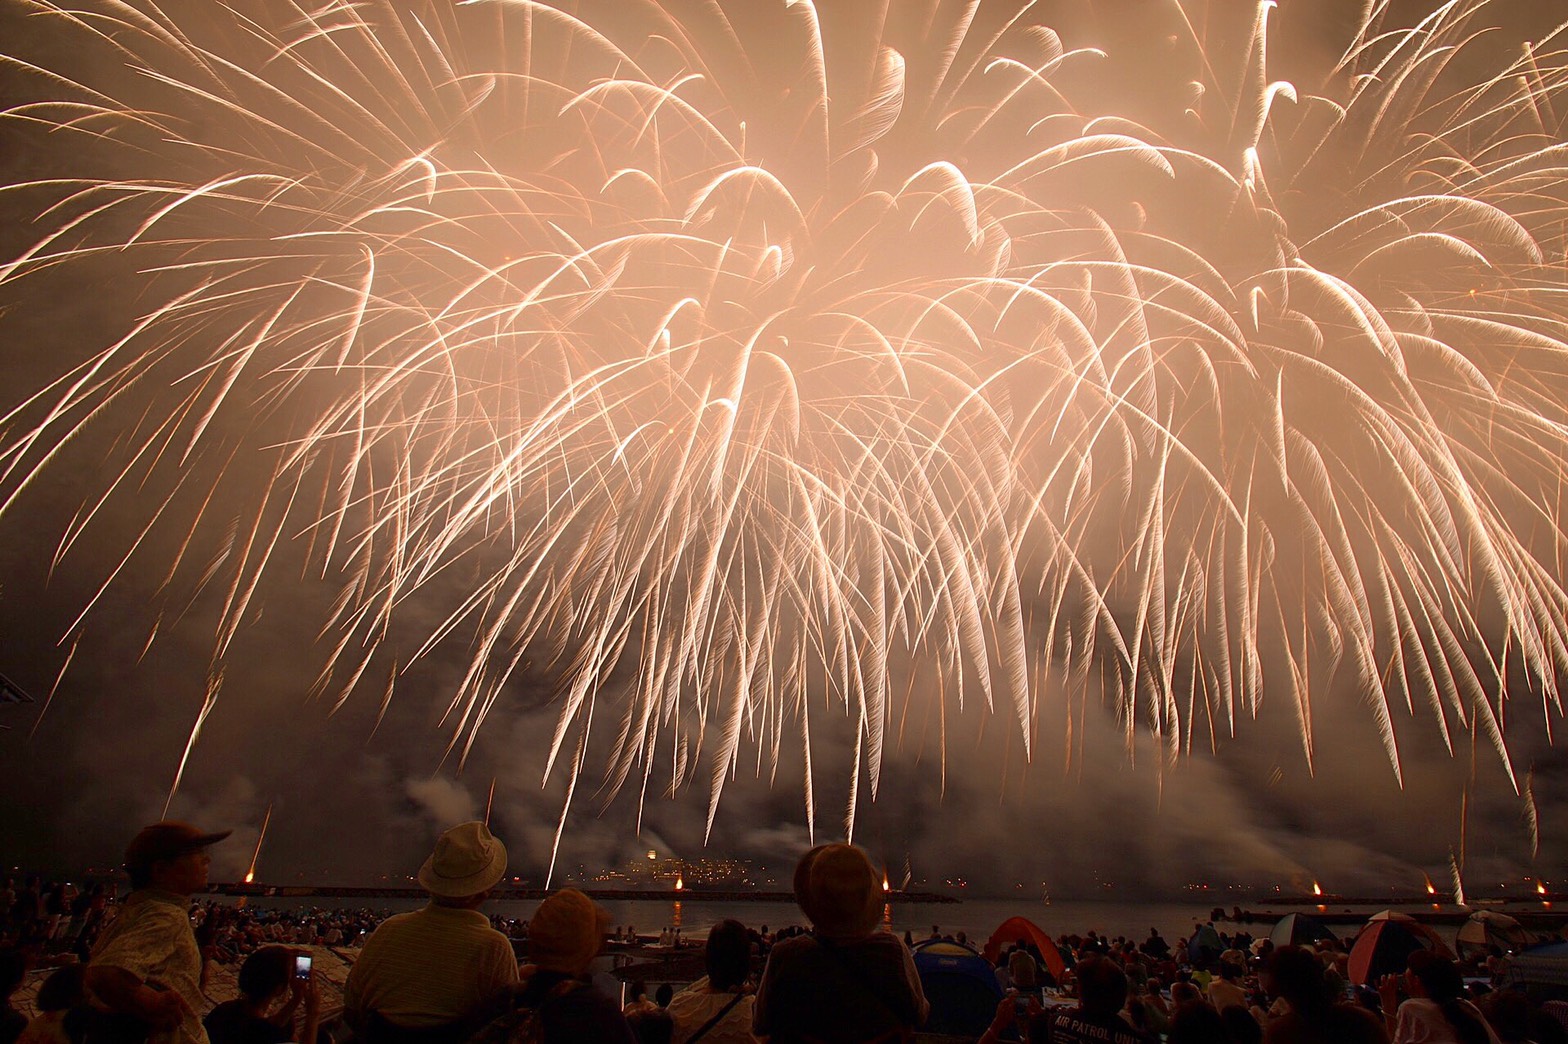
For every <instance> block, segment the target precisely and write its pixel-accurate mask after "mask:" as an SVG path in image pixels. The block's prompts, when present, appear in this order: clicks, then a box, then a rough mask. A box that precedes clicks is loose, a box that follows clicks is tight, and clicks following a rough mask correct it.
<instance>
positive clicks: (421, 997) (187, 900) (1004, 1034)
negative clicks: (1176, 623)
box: [0, 823, 1568, 1044]
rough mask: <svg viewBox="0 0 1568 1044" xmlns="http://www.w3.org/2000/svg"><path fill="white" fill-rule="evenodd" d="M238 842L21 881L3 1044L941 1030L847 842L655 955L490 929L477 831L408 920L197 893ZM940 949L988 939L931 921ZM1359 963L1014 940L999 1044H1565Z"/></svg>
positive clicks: (839, 1038)
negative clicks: (329, 987) (215, 970)
mask: <svg viewBox="0 0 1568 1044" xmlns="http://www.w3.org/2000/svg"><path fill="white" fill-rule="evenodd" d="M225 836H226V834H225V833H203V832H202V831H200V830H197V829H196V828H195V827H191V826H189V825H188V824H181V823H159V824H154V825H153V826H151V827H148V828H146V829H145V830H143V831H142V833H141V834H138V835H137V838H136V839H134V840H133V841H132V843H131V846H130V848H129V849H128V850H127V853H126V868H127V870H128V872H129V874H130V877H131V883H132V889H133V890H132V892H131V894H130V895H129V896H128V897H127V898H126V899H125V900H124V901H122V902H116V901H114V889H113V888H111V887H105V886H104V885H102V884H91V885H89V886H86V887H83V888H80V889H78V888H75V887H73V886H71V885H69V884H66V883H64V882H55V883H46V882H41V881H39V880H38V879H36V878H24V879H22V880H21V881H20V882H15V881H12V882H7V883H6V886H5V893H4V895H3V896H0V899H3V903H0V994H3V997H0V1000H3V1006H0V1044H13V1042H20V1044H283V1042H285V1041H296V1040H297V1041H304V1042H310V1044H332V1042H352V1044H463V1042H468V1041H473V1042H475V1044H536V1042H545V1044H556V1042H573V1044H576V1042H595V1041H608V1042H613V1044H645V1042H653V1044H695V1042H698V1041H701V1042H703V1044H735V1042H749V1041H757V1040H766V1041H770V1042H773V1044H790V1042H797V1041H798V1042H808V1041H809V1042H824V1044H837V1042H845V1044H848V1042H852V1041H856V1042H858V1041H910V1040H914V1039H915V1038H916V1034H917V1033H918V1032H919V1030H920V1028H921V1027H922V1026H923V1025H925V1024H926V1022H927V1018H928V1016H929V1015H930V1014H931V1002H930V1001H928V999H927V997H926V995H925V991H924V989H923V987H922V981H921V977H920V975H919V974H918V973H917V970H916V964H915V961H914V959H913V956H912V950H913V948H914V947H915V945H916V944H915V940H914V938H913V934H914V933H912V932H906V933H905V934H904V937H903V938H902V939H900V938H899V937H898V936H895V935H893V934H891V933H888V932H886V931H883V930H880V929H881V914H882V909H883V902H884V896H883V895H882V889H881V879H880V875H879V873H878V872H877V871H876V870H875V869H874V868H873V866H872V864H871V862H870V860H869V859H868V858H867V857H866V856H865V854H864V853H863V852H861V851H860V850H859V849H857V848H854V847H852V846H849V845H842V844H839V845H823V846H818V847H817V848H814V849H812V850H811V851H810V852H808V853H807V854H806V855H805V856H804V857H803V858H802V860H801V861H800V864H799V866H798V867H797V869H796V873H795V879H794V890H795V895H796V898H797V901H798V903H799V906H800V909H801V912H802V913H803V914H804V919H805V921H806V922H807V923H805V924H798V925H789V926H786V927H783V928H781V929H779V930H778V931H770V930H769V929H768V928H767V926H765V925H764V926H762V927H761V928H760V929H754V928H749V927H747V926H745V925H743V924H741V923H739V922H737V921H733V920H725V921H721V922H720V923H719V924H717V925H714V926H713V928H712V929H711V930H710V932H709V933H708V935H707V938H706V941H705V942H699V941H697V940H691V939H683V938H682V937H681V936H680V935H679V934H678V933H676V932H675V931H673V930H671V929H666V930H665V931H664V932H663V933H662V934H661V935H660V936H659V937H658V940H657V942H656V943H654V942H653V941H652V938H651V937H649V938H647V939H644V938H642V937H639V936H638V935H637V933H636V932H635V930H634V929H633V928H632V926H630V925H626V926H613V927H612V926H611V925H610V923H609V920H610V919H609V914H608V913H607V911H606V910H605V909H604V908H603V907H602V906H600V905H599V904H597V903H596V902H594V901H593V900H592V899H591V898H589V897H588V896H587V895H585V894H583V893H582V892H579V891H577V890H575V889H569V888H568V889H562V890H559V891H557V892H554V893H552V894H551V895H550V896H549V897H548V898H547V899H545V900H544V901H543V902H542V903H540V905H539V907H538V908H537V909H536V910H535V911H534V913H533V915H532V916H531V917H530V918H529V919H527V920H516V919H509V918H504V917H498V916H493V915H489V914H487V913H486V912H485V911H484V910H483V909H482V907H483V906H484V905H485V902H486V900H487V899H488V897H489V894H490V891H491V889H492V888H493V887H495V885H496V884H497V882H498V881H499V880H500V879H501V876H502V874H503V873H504V871H505V868H506V849H505V846H504V845H503V844H502V843H501V842H500V840H499V839H497V838H495V837H493V836H492V835H491V834H490V833H489V831H488V830H487V829H486V828H485V827H484V825H483V824H480V823H467V824H462V825H461V826H459V827H455V828H453V829H452V830H450V831H447V832H446V833H445V834H443V835H442V837H441V838H440V839H439V840H438V842H437V844H436V846H435V850H434V851H433V852H432V854H431V856H430V858H429V859H428V860H427V861H426V863H425V865H424V867H422V868H421V870H420V874H419V881H420V883H421V885H422V887H423V888H424V889H425V890H426V891H427V892H428V893H429V897H430V902H429V905H427V906H426V907H424V908H423V909H421V910H417V911H413V912H410V913H403V914H397V915H390V916H389V915H387V914H386V913H384V912H382V913H378V912H375V911H372V910H368V909H348V910H324V909H307V910H295V911H288V910H273V909H256V908H246V907H236V906H230V905H222V904H218V903H214V902H210V901H195V899H194V897H195V896H197V895H199V894H201V893H202V892H203V891H204V889H205V887H206V872H207V866H208V858H207V848H208V847H210V846H211V845H213V844H216V843H218V842H220V841H221V840H222V839H223V838H224V837H225ZM929 938H930V939H931V940H938V941H946V942H950V943H954V944H959V945H960V946H962V945H965V944H967V943H968V940H967V939H966V938H965V937H964V936H963V933H961V932H960V933H954V934H950V935H944V934H943V933H942V932H941V931H940V929H939V928H937V927H935V926H933V928H932V930H931V935H930V937H929ZM649 944H651V945H649ZM1042 945H1043V946H1045V947H1047V948H1048V950H1047V951H1046V952H1042V949H1041V946H1042ZM633 946H638V947H642V948H643V949H645V950H646V949H658V950H669V951H677V952H678V951H681V950H682V949H685V950H686V952H688V953H695V952H696V951H695V948H698V947H700V950H701V960H702V972H703V974H700V975H696V976H694V977H695V978H696V981H694V982H690V984H689V985H686V986H685V987H684V988H683V989H679V990H677V989H675V988H673V987H672V986H671V985H669V984H666V985H663V986H661V987H660V988H659V989H658V990H657V991H656V993H655V995H654V996H653V997H651V998H650V997H649V996H647V991H646V989H645V988H644V986H643V984H642V983H640V982H639V983H633V984H632V987H631V990H630V993H629V1000H628V1001H627V1002H626V1003H625V1004H624V1005H623V1004H622V1002H621V989H620V984H619V983H618V982H616V981H615V980H614V979H612V978H610V977H608V976H606V975H605V974H604V973H603V971H600V972H598V973H597V974H596V973H595V966H596V965H602V963H603V962H600V961H597V960H596V958H598V957H599V956H601V955H602V954H604V953H605V952H606V951H607V950H610V949H612V948H616V947H619V948H622V949H625V948H630V947H633ZM320 947H329V948H334V949H337V950H338V951H339V953H340V954H342V955H343V956H344V957H345V959H346V960H347V961H348V962H349V963H350V964H351V968H350V970H349V973H348V978H347V981H346V982H345V983H344V984H343V1011H342V1012H341V1014H338V1013H336V1012H334V1013H332V1016H333V1017H331V1018H326V1017H325V1016H324V1013H323V1011H322V1004H321V994H320V991H319V990H318V989H317V981H318V980H317V973H316V972H314V971H312V970H311V967H310V959H309V956H308V955H309V954H310V953H311V952H312V951H313V950H315V949H317V948H320ZM518 955H521V956H520V957H519V956H518ZM1347 958H1348V954H1347V953H1346V951H1345V950H1344V948H1343V947H1342V946H1341V945H1339V944H1337V943H1336V942H1335V941H1334V940H1332V939H1325V940H1320V941H1318V942H1317V943H1316V945H1315V946H1313V947H1311V948H1305V947H1300V946H1286V947H1281V948H1278V949H1275V948H1274V947H1273V946H1272V945H1271V944H1270V943H1269V941H1268V940H1266V939H1262V940H1257V939H1254V938H1253V937H1252V936H1251V935H1250V934H1249V933H1248V932H1247V931H1246V930H1244V929H1242V928H1238V930H1237V931H1235V932H1234V933H1226V932H1224V931H1222V930H1220V929H1218V928H1216V927H1215V925H1214V923H1213V922H1210V923H1208V924H1198V925H1195V926H1194V928H1193V931H1192V932H1191V933H1190V934H1189V935H1188V936H1187V937H1186V938H1182V939H1177V940H1176V941H1175V942H1168V941H1167V940H1166V939H1165V938H1164V937H1162V936H1161V935H1160V933H1159V932H1158V931H1156V930H1153V929H1151V930H1150V933H1149V935H1148V937H1147V938H1145V939H1143V940H1142V941H1141V942H1138V941H1135V940H1132V939H1128V938H1126V937H1123V936H1116V937H1109V936H1105V935H1101V934H1098V933H1096V932H1092V931H1091V932H1088V933H1086V934H1083V935H1078V934H1069V935H1064V936H1061V937H1059V938H1057V939H1055V940H1051V939H1049V938H1044V937H1041V938H1036V939H1020V940H1018V941H1017V942H1014V943H1012V944H1010V945H1006V946H1004V947H1003V948H1002V949H1001V951H1000V953H999V954H998V956H997V957H996V959H995V962H994V976H995V980H996V988H997V990H998V991H999V992H1000V994H1001V996H1002V1000H1001V1002H1000V1003H999V1004H998V1005H997V1006H996V1010H995V1016H994V1018H993V1019H992V1020H991V1024H990V1026H989V1027H988V1028H987V1029H986V1030H985V1032H984V1034H983V1036H980V1037H979V1040H980V1042H981V1044H1000V1042H1003V1041H1025V1042H1046V1044H1076V1042H1080V1041H1102V1042H1111V1044H1146V1042H1153V1041H1160V1040H1163V1041H1168V1042H1170V1044H1257V1042H1269V1044H1298V1042H1299V1044H1313V1042H1341V1041H1343V1042H1347V1044H1359V1042H1392V1044H1425V1042H1429V1041H1430V1042H1435V1044H1440V1042H1454V1044H1516V1042H1532V1044H1568V1029H1565V1026H1564V1024H1563V1023H1562V1022H1560V1021H1558V1019H1557V1018H1554V1017H1553V1014H1552V1013H1550V1012H1549V1010H1548V1009H1545V1008H1542V1007H1541V1006H1538V1005H1537V1004H1535V1003H1534V1002H1533V1000H1532V999H1531V998H1530V997H1528V996H1526V995H1525V994H1524V993H1522V992H1519V991H1516V990H1513V989H1508V988H1502V987H1503V981H1502V980H1503V975H1502V972H1503V970H1504V967H1503V964H1502V963H1501V962H1498V961H1496V960H1495V959H1494V960H1492V961H1490V962H1482V963H1471V964H1469V965H1466V966H1463V967H1461V966H1459V965H1457V964H1455V962H1453V961H1452V960H1449V959H1448V958H1446V957H1443V956H1439V955H1437V954H1435V953H1432V952H1429V951H1426V950H1420V951H1417V952H1416V953H1414V954H1412V955H1411V957H1410V959H1409V967H1408V969H1407V970H1406V971H1405V972H1404V973H1403V974H1400V975H1391V976H1386V977H1384V978H1383V979H1382V981H1380V982H1379V983H1377V984H1376V985H1375V988H1373V987H1371V986H1367V987H1360V988H1353V987H1351V986H1349V985H1348V984H1347V976H1346V964H1347ZM29 963H32V964H33V965H35V966H38V967H47V966H52V967H53V968H54V970H53V971H51V972H49V974H48V976H47V978H46V979H44V981H43V983H42V985H41V986H40V988H39V989H38V991H37V994H36V997H35V998H34V999H33V1001H32V1003H31V1005H30V1007H31V1008H32V1009H33V1012H34V1014H32V1016H31V1017H30V1018H29V1017H28V1016H26V1015H23V1014H22V1013H21V1012H20V1011H18V1010H17V1008H16V1007H14V1006H13V1005H12V997H13V994H14V993H15V992H16V990H17V988H18V987H19V986H20V985H21V983H22V982H23V978H24V975H25V973H26V971H27V968H28V966H29ZM214 964H229V965H238V967H239V972H238V976H237V987H238V995H237V996H235V997H234V998H233V999H232V1000H228V1001H225V1002H224V1003H221V1004H218V1005H217V1006H215V1007H212V1006H211V1005H210V1002H209V1001H208V1000H207V977H206V974H205V972H206V970H207V969H209V968H210V967H211V966H212V965H214ZM209 1007H210V1010H208V1009H209ZM984 1010H989V1009H984ZM204 1013H205V1014H204ZM984 1018H985V1016H984V1015H982V1016H981V1019H982V1020H983V1019H984ZM946 1039H952V1038H946ZM970 1039H972V1038H970Z"/></svg>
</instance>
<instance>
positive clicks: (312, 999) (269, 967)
mask: <svg viewBox="0 0 1568 1044" xmlns="http://www.w3.org/2000/svg"><path fill="white" fill-rule="evenodd" d="M238 985H239V988H240V995H239V996H238V997H236V998H235V999H234V1000H231V1001H224V1002H223V1003H222V1004H220V1005H218V1006H217V1007H216V1008H213V1009H212V1011H210V1012H208V1013H207V1017H206V1019H204V1020H203V1025H205V1026H206V1027H207V1037H208V1039H209V1040H211V1042H212V1044H285V1042H286V1041H291V1040H298V1041H301V1042H302V1044H316V1031H317V1029H319V1028H320V1025H321V994H320V992H319V991H318V990H317V989H316V980H315V976H314V975H313V974H312V973H311V969H310V957H308V956H305V955H303V954H302V953H297V952H296V951H294V950H290V949H287V948H286V947H283V946H263V947H262V948H261V949H259V950H257V951H256V952H255V953H253V954H251V955H250V956H249V957H247V958H245V963H244V964H242V965H240V974H239V983H238ZM302 1004H303V1006H304V1009H305V1025H304V1028H303V1031H302V1032H301V1033H300V1034H299V1035H298V1036H295V1034H294V1022H295V1015H296V1013H297V1012H298V1011H299V1009H300V1006H301V1005H302Z"/></svg>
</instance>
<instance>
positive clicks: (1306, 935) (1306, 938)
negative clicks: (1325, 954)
mask: <svg viewBox="0 0 1568 1044" xmlns="http://www.w3.org/2000/svg"><path fill="white" fill-rule="evenodd" d="M1335 938H1336V937H1335V935H1334V933H1333V932H1331V931H1329V930H1328V927H1327V926H1326V925H1324V923H1323V922H1322V921H1319V920H1318V919H1317V918H1315V917H1308V916H1307V915H1306V914H1298V913H1290V914H1286V915H1285V916H1284V917H1281V918H1280V919H1279V920H1278V921H1277V922H1276V923H1275V925H1274V929H1273V931H1271V932H1269V942H1271V943H1273V944H1274V945H1275V946H1311V945H1312V944H1313V943H1315V942H1317V941H1318V940H1319V939H1335Z"/></svg>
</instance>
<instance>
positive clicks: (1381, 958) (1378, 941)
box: [1346, 910, 1454, 986]
mask: <svg viewBox="0 0 1568 1044" xmlns="http://www.w3.org/2000/svg"><path fill="white" fill-rule="evenodd" d="M1417 950H1431V951H1433V952H1434V953H1438V954H1441V955H1442V956H1444V957H1448V958H1450V959H1452V958H1453V956H1454V955H1453V953H1451V952H1450V951H1449V949H1448V945H1447V944H1446V943H1444V942H1443V940H1442V939H1441V938H1440V937H1439V936H1438V934H1437V933H1436V932H1434V931H1433V930H1432V929H1431V928H1428V927H1427V926H1426V925H1424V924H1422V923H1421V922H1420V921H1417V920H1416V919H1415V918H1413V917H1411V916H1410V915H1409V914H1400V913H1393V912H1392V911H1388V910H1384V911H1383V912H1382V913H1380V914H1374V915H1373V917H1372V919H1371V920H1369V921H1368V922H1367V923H1366V926H1365V927H1363V928H1362V929H1361V931H1360V933H1358V934H1357V935H1356V941H1355V942H1354V943H1352V944H1351V947H1350V963H1349V966H1348V967H1347V968H1346V974H1347V975H1348V976H1349V978H1350V981H1351V982H1353V983H1355V984H1356V985H1358V986H1365V985H1375V984H1376V983H1377V981H1378V980H1379V979H1381V978H1382V977H1383V976H1385V975H1397V974H1399V973H1401V972H1403V971H1404V970H1405V967H1406V965H1407V964H1408V963H1409V960H1410V955H1411V954H1412V953H1414V952H1416V951H1417Z"/></svg>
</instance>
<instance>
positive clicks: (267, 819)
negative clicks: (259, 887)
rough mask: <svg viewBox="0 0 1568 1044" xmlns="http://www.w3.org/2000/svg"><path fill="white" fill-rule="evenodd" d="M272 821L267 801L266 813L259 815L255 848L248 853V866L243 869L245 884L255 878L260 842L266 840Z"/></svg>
mask: <svg viewBox="0 0 1568 1044" xmlns="http://www.w3.org/2000/svg"><path fill="white" fill-rule="evenodd" d="M271 822H272V803H271V802H270V801H269V802H268V803H267V814H266V815H264V816H262V817H261V832H260V833H258V834H257V835H256V848H255V850H254V851H252V852H251V854H250V866H249V867H248V868H247V869H246V871H245V877H244V881H245V883H246V884H250V883H251V882H253V881H255V880H256V860H258V859H260V858H261V843H262V842H263V841H265V840H267V826H268V824H270V823H271Z"/></svg>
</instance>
